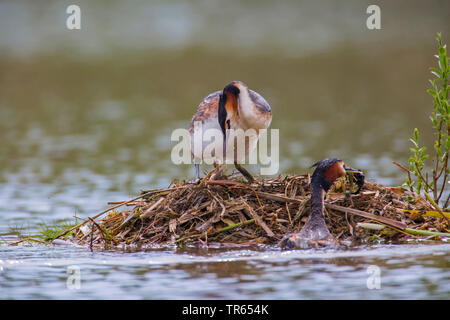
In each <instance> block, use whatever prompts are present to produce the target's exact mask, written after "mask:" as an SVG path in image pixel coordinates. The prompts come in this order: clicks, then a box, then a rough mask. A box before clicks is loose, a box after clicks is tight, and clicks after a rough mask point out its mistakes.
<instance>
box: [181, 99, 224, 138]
mask: <svg viewBox="0 0 450 320" xmlns="http://www.w3.org/2000/svg"><path fill="white" fill-rule="evenodd" d="M221 92H222V91H221V90H219V91H216V92H213V93H211V94H209V95H208V96H206V97H205V98H204V99H203V100H202V102H200V104H199V106H198V109H197V112H196V113H195V114H194V116H193V117H192V121H191V124H190V126H189V132H192V130H193V128H194V122H195V121H201V122H202V123H204V122H205V121H208V120H211V119H214V118H217V116H218V108H219V98H220V93H221Z"/></svg>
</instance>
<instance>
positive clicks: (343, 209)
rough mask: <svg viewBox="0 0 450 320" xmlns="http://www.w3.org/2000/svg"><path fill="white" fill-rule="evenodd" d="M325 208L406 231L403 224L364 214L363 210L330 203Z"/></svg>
mask: <svg viewBox="0 0 450 320" xmlns="http://www.w3.org/2000/svg"><path fill="white" fill-rule="evenodd" d="M325 207H327V208H329V209H332V210H337V211H340V212H343V213H346V212H348V213H351V214H354V215H357V216H361V217H364V218H367V219H372V220H375V221H379V222H381V223H384V224H386V225H388V226H393V227H395V228H397V229H400V230H405V229H406V224H404V223H403V222H400V221H396V220H392V219H389V218H386V217H380V216H377V215H374V214H372V213H368V212H364V211H361V210H357V209H353V208H346V207H341V206H338V205H335V204H329V203H325Z"/></svg>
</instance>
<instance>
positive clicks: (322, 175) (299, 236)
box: [280, 158, 364, 249]
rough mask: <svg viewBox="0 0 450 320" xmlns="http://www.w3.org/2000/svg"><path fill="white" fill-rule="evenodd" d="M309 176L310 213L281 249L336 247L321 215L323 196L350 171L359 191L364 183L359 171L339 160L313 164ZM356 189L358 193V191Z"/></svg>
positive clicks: (334, 159)
mask: <svg viewBox="0 0 450 320" xmlns="http://www.w3.org/2000/svg"><path fill="white" fill-rule="evenodd" d="M313 167H316V169H315V170H314V173H313V174H312V176H311V213H310V215H309V218H308V220H307V221H306V223H305V225H304V226H303V228H302V230H300V232H299V233H295V234H288V235H286V236H285V237H284V238H283V239H282V240H281V243H280V244H281V247H283V248H300V249H306V248H311V247H320V246H336V244H337V243H336V240H335V239H334V238H333V236H332V235H331V233H330V232H329V231H328V228H327V225H326V223H325V217H324V214H323V208H324V196H325V194H326V193H327V192H328V190H329V189H330V188H331V186H332V185H333V183H334V182H335V181H336V180H337V179H338V178H340V177H342V176H344V175H345V174H346V171H350V172H352V173H354V174H355V175H356V177H355V178H356V180H357V184H358V187H359V189H360V188H361V186H362V184H363V183H364V175H363V174H362V172H361V171H360V170H356V169H353V168H350V167H347V166H346V165H345V164H344V162H343V161H342V160H340V159H337V158H333V159H324V160H321V161H318V162H316V163H315V164H313ZM359 189H358V191H359ZM358 191H357V192H358Z"/></svg>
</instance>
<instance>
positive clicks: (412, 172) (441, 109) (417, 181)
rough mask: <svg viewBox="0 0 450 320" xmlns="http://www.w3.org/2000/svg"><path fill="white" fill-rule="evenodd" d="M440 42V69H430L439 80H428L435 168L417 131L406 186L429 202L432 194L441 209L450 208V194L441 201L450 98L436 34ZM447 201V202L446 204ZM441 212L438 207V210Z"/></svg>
mask: <svg viewBox="0 0 450 320" xmlns="http://www.w3.org/2000/svg"><path fill="white" fill-rule="evenodd" d="M437 41H438V54H437V55H436V58H437V59H438V66H439V68H431V73H432V74H433V75H434V76H435V77H436V78H437V79H432V80H429V82H430V84H431V87H432V88H431V89H428V90H427V92H428V93H429V94H430V95H431V96H432V97H433V112H432V114H431V116H430V120H431V122H432V124H433V129H434V130H435V141H434V146H433V154H432V155H431V157H432V158H433V161H434V165H433V167H432V170H431V172H428V171H425V170H426V166H425V163H426V160H427V159H428V158H430V154H427V153H426V150H427V148H426V147H424V146H422V147H421V146H420V145H419V130H418V129H417V128H415V129H414V135H413V137H412V139H411V142H412V143H413V145H414V146H413V147H412V148H410V150H411V153H412V155H411V157H410V158H409V160H408V163H409V170H408V169H406V168H404V169H405V170H406V171H407V172H408V176H407V177H406V182H405V185H406V186H407V187H408V188H409V190H410V191H412V192H414V193H417V194H418V195H420V194H423V195H424V196H425V198H427V199H428V200H429V201H430V202H431V200H430V198H431V196H430V194H431V195H432V198H433V200H432V201H434V203H435V204H436V207H439V204H440V201H442V207H443V208H447V207H448V206H449V202H450V194H449V195H448V196H447V199H446V200H445V199H442V196H443V195H444V190H445V188H446V186H447V185H448V178H449V177H450V171H449V166H448V158H449V151H450V109H449V103H448V96H449V89H450V86H449V82H448V78H449V73H450V69H449V65H448V57H447V46H446V45H444V44H442V37H441V34H440V33H438V34H437ZM444 200H445V201H444ZM437 209H438V208H437Z"/></svg>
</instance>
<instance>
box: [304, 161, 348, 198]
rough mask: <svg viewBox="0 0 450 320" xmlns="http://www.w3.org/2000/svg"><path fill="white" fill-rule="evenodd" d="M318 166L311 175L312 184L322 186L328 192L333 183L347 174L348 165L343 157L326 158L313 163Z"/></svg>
mask: <svg viewBox="0 0 450 320" xmlns="http://www.w3.org/2000/svg"><path fill="white" fill-rule="evenodd" d="M312 166H313V167H316V170H314V173H313V175H312V177H311V185H313V186H320V187H321V188H322V189H323V190H324V191H325V192H327V191H328V190H329V189H330V187H331V186H332V185H333V183H334V182H335V181H336V180H337V179H338V178H340V177H342V176H344V175H345V168H346V165H345V164H344V162H343V161H342V160H341V159H337V158H333V159H324V160H321V161H318V162H316V163H315V164H313V165H312Z"/></svg>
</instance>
